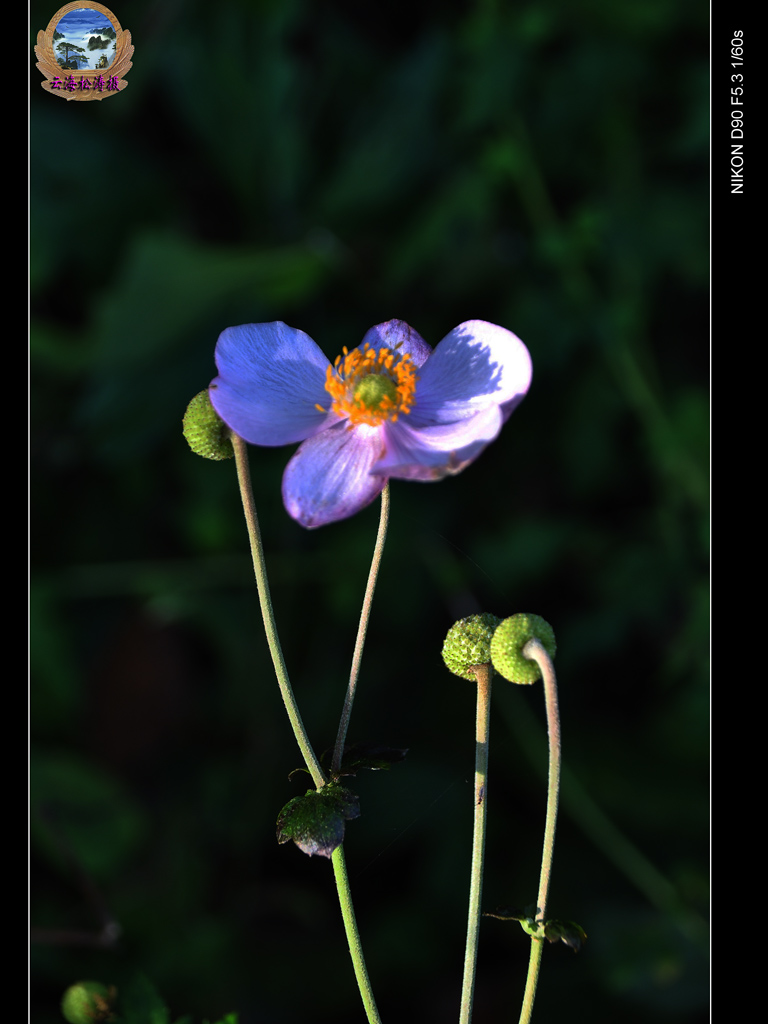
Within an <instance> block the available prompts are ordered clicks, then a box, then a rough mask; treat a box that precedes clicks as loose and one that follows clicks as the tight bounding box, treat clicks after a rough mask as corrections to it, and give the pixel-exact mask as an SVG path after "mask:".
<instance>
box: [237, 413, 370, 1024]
mask: <svg viewBox="0 0 768 1024" xmlns="http://www.w3.org/2000/svg"><path fill="white" fill-rule="evenodd" d="M230 437H231V439H232V447H233V448H234V449H235V465H236V467H237V480H238V483H239V485H240V497H241V499H242V502H243V511H244V512H245V521H246V524H247V527H248V537H249V539H250V542H251V556H252V558H253V569H254V572H255V574H256V585H257V587H258V591H259V603H260V604H261V614H262V617H263V619H264V630H265V632H266V634H267V643H268V644H269V650H270V653H271V655H272V662H273V664H274V666H275V675H276V676H277V681H278V684H279V686H280V693H281V694H282V697H283V703H284V704H285V710H286V711H287V712H288V718H289V719H290V722H291V726H292V728H293V733H294V736H295V737H296V742H297V743H298V744H299V748H300V750H301V753H302V755H303V757H304V762H305V764H306V766H307V769H308V770H309V773H310V775H311V776H312V781H313V782H314V784H315V787H316V788H317V789H320V788H321V787H322V786H324V785H325V783H326V778H325V775H324V774H323V770H322V768H321V767H320V762H319V761H318V759H317V757H316V756H315V752H314V750H313V749H312V745H311V743H310V742H309V737H308V736H307V733H306V730H305V728H304V723H303V722H302V720H301V714H300V713H299V708H298V705H297V704H296V698H295V697H294V695H293V688H292V686H291V683H290V680H289V678H288V671H287V669H286V667H285V661H284V659H283V652H282V648H281V647H280V641H279V639H278V636H277V627H276V625H275V615H274V612H273V610H272V599H271V597H270V594H269V583H268V581H267V570H266V565H265V561H264V548H263V546H262V543H261V530H260V529H259V520H258V516H257V515H256V504H255V502H254V500H253V488H252V486H251V474H250V469H249V466H248V448H247V446H246V444H245V441H243V439H242V438H241V437H238V435H237V434H235V433H234V432H231V433H230ZM380 532H381V531H380ZM385 533H386V528H385ZM382 546H383V538H382ZM380 558H381V552H380V551H379V559H380ZM369 591H370V594H369V593H366V600H367V601H368V606H369V609H370V599H371V598H372V597H373V587H372V586H370V581H369ZM366 621H367V620H366ZM361 649H362V645H361ZM356 653H357V651H356ZM358 662H359V659H358ZM332 862H333V873H334V878H335V880H336V889H337V891H338V894H339V903H340V904H341V916H342V918H343V920H344V929H345V931H346V933H347V942H348V943H349V952H350V955H351V957H352V964H353V967H354V970H355V977H356V978H357V984H358V988H359V989H360V995H361V996H362V999H363V1005H364V1006H365V1012H366V1014H367V1016H368V1021H369V1024H381V1020H380V1018H379V1014H378V1010H377V1009H376V1003H375V1001H374V998H373V992H372V991H371V983H370V981H369V980H368V972H367V970H366V967H365V960H364V959H363V951H362V947H361V945H360V935H359V933H358V930H357V922H356V921H355V911H354V909H353V907H352V896H351V893H350V889H349V879H348V877H347V868H346V862H345V860H344V851H343V849H342V847H341V846H337V847H336V849H335V850H334V852H333V854H332Z"/></svg>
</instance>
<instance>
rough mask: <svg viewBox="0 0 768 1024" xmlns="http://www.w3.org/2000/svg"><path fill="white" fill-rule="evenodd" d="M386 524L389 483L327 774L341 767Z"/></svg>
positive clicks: (385, 491) (385, 490) (385, 493)
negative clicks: (331, 759)
mask: <svg viewBox="0 0 768 1024" xmlns="http://www.w3.org/2000/svg"><path fill="white" fill-rule="evenodd" d="M388 525H389V481H387V483H386V484H385V485H384V490H383V491H382V492H381V516H380V518H379V532H378V534H377V535H376V545H375V547H374V549H373V560H372V561H371V569H370V572H369V573H368V584H367V586H366V588H365V597H364V598H363V607H362V610H361V612H360V622H359V625H358V627H357V640H356V641H355V650H354V653H353V655H352V668H351V671H350V674H349V686H348V687H347V693H346V696H345V698H344V707H343V708H342V711H341V719H340V721H339V731H338V734H337V736H336V745H335V747H334V748H333V761H332V763H331V774H332V775H335V774H337V773H338V771H339V768H340V767H341V758H342V756H343V754H344V743H345V741H346V738H347V729H348V728H349V718H350V715H351V714H352V704H353V702H354V700H355V690H356V688H357V679H358V676H359V675H360V662H361V661H362V658H363V647H364V646H365V635H366V633H367V631H368V620H369V619H370V617H371V605H372V604H373V592H374V590H375V589H376V581H377V579H378V577H379V567H380V566H381V556H382V553H383V551H384V542H385V540H386V539H387V526H388Z"/></svg>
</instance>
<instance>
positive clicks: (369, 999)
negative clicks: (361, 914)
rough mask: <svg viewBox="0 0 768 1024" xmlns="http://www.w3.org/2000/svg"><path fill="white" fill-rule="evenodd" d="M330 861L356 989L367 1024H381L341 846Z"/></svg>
mask: <svg viewBox="0 0 768 1024" xmlns="http://www.w3.org/2000/svg"><path fill="white" fill-rule="evenodd" d="M331 860H332V862H333V874H334V877H335V879H336V889H337V891H338V894H339V903H340V904H341V916H342V918H343V919H344V930H345V931H346V933H347V942H348V943H349V955H350V956H351V957H352V965H353V967H354V969H355V977H356V978H357V987H358V988H359V989H360V995H361V996H362V999H363V1006H364V1007H365V1013H366V1016H367V1017H368V1021H369V1024H381V1018H380V1017H379V1011H378V1010H377V1008H376V1000H375V999H374V998H373V990H372V989H371V982H370V980H369V978H368V971H367V969H366V966H365V958H364V957H363V949H362V946H361V945H360V934H359V932H358V930H357V921H356V920H355V911H354V909H353V907H352V894H351V893H350V889H349V878H348V877H347V864H346V861H345V859H344V849H343V846H337V847H336V849H335V850H334V851H333V854H332V857H331Z"/></svg>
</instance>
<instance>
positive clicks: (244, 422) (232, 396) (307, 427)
mask: <svg viewBox="0 0 768 1024" xmlns="http://www.w3.org/2000/svg"><path fill="white" fill-rule="evenodd" d="M216 366H217V367H218V370H219V376H218V377H216V378H215V379H214V380H212V381H211V385H210V396H211V403H212V404H213V407H214V409H215V410H216V412H217V413H218V414H219V416H221V418H222V419H223V420H224V422H225V423H226V424H227V426H228V427H230V428H231V429H232V430H234V432H235V433H236V434H239V435H240V437H242V438H244V439H245V440H246V441H248V442H249V444H261V445H270V446H271V445H281V444H291V443H293V442H295V441H303V440H304V439H305V438H307V437H311V436H312V435H313V434H316V433H317V432H318V431H321V430H323V429H325V427H327V426H329V425H330V424H333V423H337V422H338V420H339V417H338V416H336V414H335V413H325V412H320V410H319V409H317V408H316V405H323V406H325V407H328V406H329V404H330V398H329V395H328V393H327V392H326V390H325V373H326V370H327V368H328V360H327V359H326V357H325V356H324V355H323V353H322V352H321V351H320V349H319V348H318V346H317V345H316V344H315V343H314V341H312V339H311V338H310V337H309V336H308V335H306V334H305V333H304V332H303V331H298V330H295V329H294V328H293V327H288V326H286V324H284V323H282V322H281V321H279V320H278V321H275V322H274V323H268V324H244V325H243V326H242V327H228V328H227V329H226V330H225V331H222V333H221V334H220V335H219V340H218V342H217V343H216Z"/></svg>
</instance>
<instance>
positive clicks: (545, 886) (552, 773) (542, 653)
mask: <svg viewBox="0 0 768 1024" xmlns="http://www.w3.org/2000/svg"><path fill="white" fill-rule="evenodd" d="M523 655H524V656H525V657H526V658H530V659H531V660H532V661H535V662H536V664H537V665H538V666H539V668H540V669H541V675H542V678H543V680H544V700H545V703H546V708H547V731H548V733H549V782H548V785H547V818H546V822H545V825H544V849H543V851H542V856H541V874H540V876H539V895H538V897H537V899H536V906H537V907H538V912H537V918H536V919H537V920H538V921H541V922H543V921H544V920H545V918H546V913H547V899H548V898H549V880H550V876H551V874H552V854H553V852H554V848H555V826H556V823H557V803H558V798H559V795H560V762H561V749H560V713H559V711H558V708H557V679H556V678H555V668H554V665H553V664H552V659H551V658H550V656H549V654H548V653H547V651H546V649H545V647H544V645H543V644H542V643H541V641H540V640H537V639H536V637H533V638H532V639H531V640H529V641H528V643H527V644H526V645H525V647H523ZM544 941H545V940H544V939H543V938H541V939H534V938H532V939H531V956H530V960H529V961H528V980H527V982H526V985H525V994H524V995H523V1006H522V1010H521V1012H520V1024H529V1021H530V1019H531V1014H532V1013H533V1001H534V999H535V998H536V986H537V984H538V981H539V969H540V967H541V955H542V952H543V950H544Z"/></svg>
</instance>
